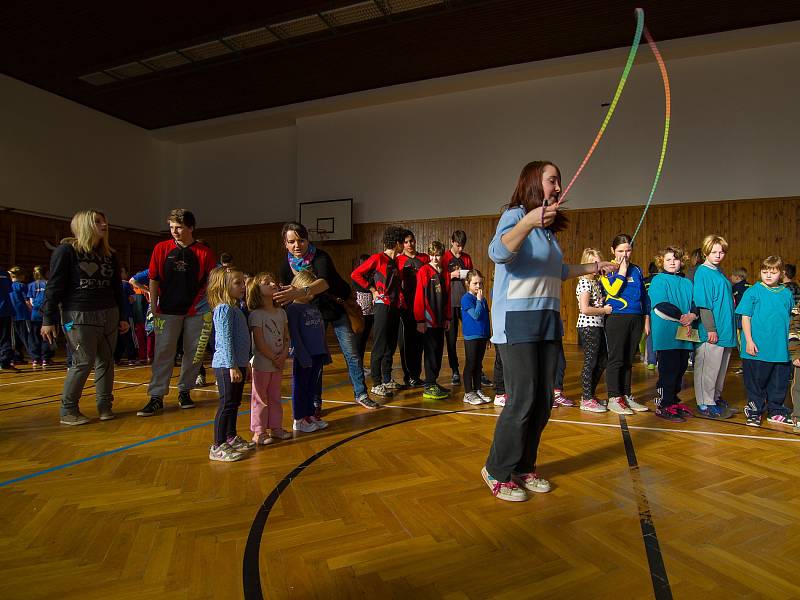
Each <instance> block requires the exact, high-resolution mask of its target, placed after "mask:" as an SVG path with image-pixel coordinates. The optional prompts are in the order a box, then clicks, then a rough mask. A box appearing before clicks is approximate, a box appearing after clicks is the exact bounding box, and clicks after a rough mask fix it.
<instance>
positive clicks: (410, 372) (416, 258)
mask: <svg viewBox="0 0 800 600" xmlns="http://www.w3.org/2000/svg"><path fill="white" fill-rule="evenodd" d="M403 235H404V237H403V252H402V254H400V255H398V256H397V258H396V259H395V260H396V262H397V268H398V269H399V270H400V274H401V280H402V284H401V295H402V297H401V303H400V339H399V344H400V361H401V364H402V365H403V383H405V385H406V386H408V387H410V388H418V387H422V380H421V379H420V375H421V374H422V335H420V333H419V332H418V331H417V323H416V321H415V319H414V295H415V291H416V289H417V272H418V271H419V270H420V269H421V268H422V266H423V265H425V264H427V263H428V262H429V261H430V258H428V255H427V254H425V253H423V252H417V239H416V238H415V237H414V233H413V232H412V231H409V230H406V231H405V233H404V234H403Z"/></svg>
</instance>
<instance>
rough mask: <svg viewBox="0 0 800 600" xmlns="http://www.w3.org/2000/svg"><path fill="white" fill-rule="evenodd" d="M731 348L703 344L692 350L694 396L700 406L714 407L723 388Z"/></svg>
mask: <svg viewBox="0 0 800 600" xmlns="http://www.w3.org/2000/svg"><path fill="white" fill-rule="evenodd" d="M732 352H733V348H723V347H721V346H718V345H717V344H709V343H708V342H704V343H702V344H700V345H699V346H696V347H695V349H694V371H693V375H694V396H695V399H696V400H697V404H698V405H700V406H707V405H715V404H716V403H717V400H719V397H720V394H722V388H723V387H724V386H725V375H726V374H727V372H728V362H730V359H731V353H732Z"/></svg>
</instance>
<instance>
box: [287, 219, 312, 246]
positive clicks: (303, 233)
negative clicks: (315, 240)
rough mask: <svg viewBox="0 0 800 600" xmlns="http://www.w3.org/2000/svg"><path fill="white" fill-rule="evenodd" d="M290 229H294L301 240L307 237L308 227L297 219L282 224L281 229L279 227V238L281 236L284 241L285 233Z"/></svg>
mask: <svg viewBox="0 0 800 600" xmlns="http://www.w3.org/2000/svg"><path fill="white" fill-rule="evenodd" d="M290 231H294V232H295V234H296V235H297V237H299V238H300V239H302V240H307V239H308V229H306V226H305V225H303V224H302V223H298V222H297V221H289V222H288V223H286V224H284V226H283V229H281V238H283V241H284V242H285V241H286V234H287V233H288V232H290Z"/></svg>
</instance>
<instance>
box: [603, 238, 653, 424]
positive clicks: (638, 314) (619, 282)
mask: <svg viewBox="0 0 800 600" xmlns="http://www.w3.org/2000/svg"><path fill="white" fill-rule="evenodd" d="M632 250H633V246H631V236H629V235H627V234H625V233H621V234H619V235H618V236H617V237H615V238H614V241H613V242H612V243H611V252H612V253H613V254H614V261H613V262H614V263H616V264H618V265H619V270H618V271H617V272H616V273H612V274H610V275H604V276H603V277H601V278H600V283H601V284H602V286H603V288H604V290H605V292H606V295H607V296H608V304H610V305H611V313H610V314H609V315H608V316H607V317H606V323H605V329H606V342H607V344H608V366H607V367H606V387H607V388H608V398H609V399H608V410H610V411H612V412H615V413H617V414H621V415H632V414H633V412H634V411H636V412H644V411H646V410H648V408H647V407H646V406H644V405H643V404H639V403H638V402H636V401H635V400H634V399H633V394H631V369H632V368H633V357H634V355H635V354H636V349H637V348H638V347H639V340H640V339H642V330H644V332H645V334H649V333H650V306H649V302H648V298H647V293H646V292H645V290H644V276H643V275H642V270H641V268H639V267H638V266H637V265H634V264H632V263H631V262H630V260H631V252H632Z"/></svg>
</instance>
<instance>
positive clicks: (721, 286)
mask: <svg viewBox="0 0 800 600" xmlns="http://www.w3.org/2000/svg"><path fill="white" fill-rule="evenodd" d="M694 303H695V306H697V308H706V309H708V310H710V311H711V313H712V314H713V315H714V323H715V325H716V327H717V336H718V337H719V340H718V341H717V346H720V347H721V348H734V347H735V346H736V327H735V325H734V319H733V291H732V288H731V282H730V281H728V278H727V277H725V275H723V274H722V273H721V272H720V271H719V269H715V268H713V267H709V266H707V265H700V266H698V267H697V270H696V271H695V272H694ZM698 331H699V333H700V342H701V343H702V342H707V341H708V331H706V328H705V327H704V326H703V323H702V322H701V323H700V326H699V327H698Z"/></svg>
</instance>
